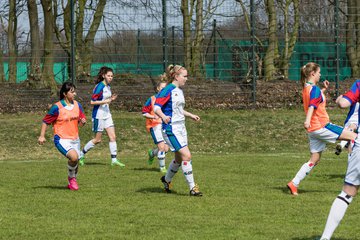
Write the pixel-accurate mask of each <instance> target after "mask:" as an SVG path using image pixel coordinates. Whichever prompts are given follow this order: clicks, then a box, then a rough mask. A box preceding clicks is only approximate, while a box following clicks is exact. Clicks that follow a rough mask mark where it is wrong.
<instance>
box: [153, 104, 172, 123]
mask: <svg viewBox="0 0 360 240" xmlns="http://www.w3.org/2000/svg"><path fill="white" fill-rule="evenodd" d="M154 112H155V113H156V114H157V115H158V116H159V117H160V118H161V119H162V121H163V122H164V123H166V124H168V123H169V122H170V120H171V117H170V116H166V115H165V114H164V113H163V111H162V110H161V107H159V106H154Z"/></svg>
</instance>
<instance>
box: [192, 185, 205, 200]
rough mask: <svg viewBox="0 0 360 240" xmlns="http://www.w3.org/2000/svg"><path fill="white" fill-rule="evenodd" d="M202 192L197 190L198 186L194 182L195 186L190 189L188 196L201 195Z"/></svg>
mask: <svg viewBox="0 0 360 240" xmlns="http://www.w3.org/2000/svg"><path fill="white" fill-rule="evenodd" d="M202 195H203V194H202V192H200V190H199V186H198V185H197V184H195V186H194V187H193V188H192V189H191V190H190V196H194V197H201V196H202Z"/></svg>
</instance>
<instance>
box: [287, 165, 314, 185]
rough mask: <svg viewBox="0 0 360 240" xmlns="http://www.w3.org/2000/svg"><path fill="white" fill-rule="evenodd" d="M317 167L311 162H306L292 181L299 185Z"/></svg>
mask: <svg viewBox="0 0 360 240" xmlns="http://www.w3.org/2000/svg"><path fill="white" fill-rule="evenodd" d="M314 167H315V165H314V164H313V163H311V162H307V163H304V164H303V165H302V167H301V168H300V170H299V171H298V172H297V174H296V175H295V177H294V179H293V180H292V182H293V183H294V185H295V186H296V187H298V186H299V184H300V182H301V181H302V180H303V179H304V178H305V177H306V175H308V174H309V173H310V171H311V170H312V169H313V168H314Z"/></svg>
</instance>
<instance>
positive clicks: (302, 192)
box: [272, 185, 328, 195]
mask: <svg viewBox="0 0 360 240" xmlns="http://www.w3.org/2000/svg"><path fill="white" fill-rule="evenodd" d="M272 189H276V190H280V191H282V192H283V193H284V194H287V195H291V194H290V190H289V189H288V188H287V187H286V185H285V187H273V188H272ZM319 192H328V191H325V190H304V189H299V190H298V193H299V195H300V194H306V193H319Z"/></svg>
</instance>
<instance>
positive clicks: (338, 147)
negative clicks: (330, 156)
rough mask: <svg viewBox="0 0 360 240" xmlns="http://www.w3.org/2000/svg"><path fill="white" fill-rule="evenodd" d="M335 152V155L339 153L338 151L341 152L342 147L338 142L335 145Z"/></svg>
mask: <svg viewBox="0 0 360 240" xmlns="http://www.w3.org/2000/svg"><path fill="white" fill-rule="evenodd" d="M335 149H336V150H335V154H336V155H340V153H341V152H342V147H341V145H340V144H337V145H336V147H335Z"/></svg>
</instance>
